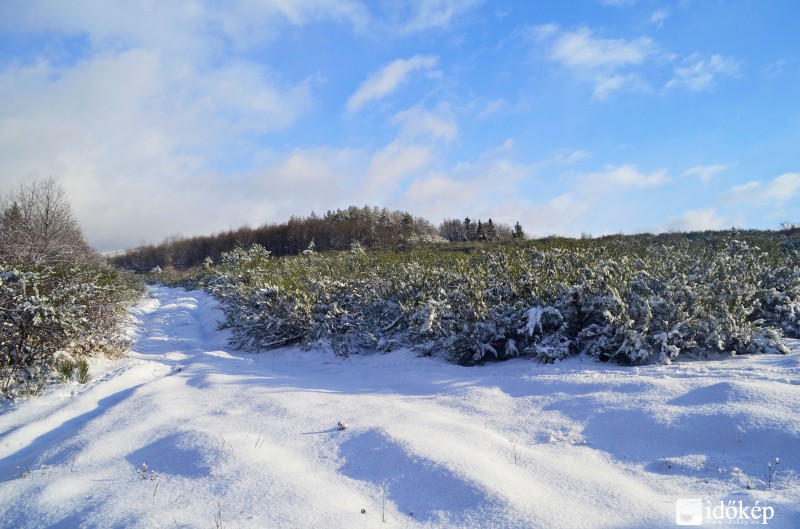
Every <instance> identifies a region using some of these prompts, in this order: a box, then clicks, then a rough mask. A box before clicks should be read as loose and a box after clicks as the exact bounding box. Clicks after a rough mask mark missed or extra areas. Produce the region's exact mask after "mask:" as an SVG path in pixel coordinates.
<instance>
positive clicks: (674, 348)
mask: <svg viewBox="0 0 800 529" xmlns="http://www.w3.org/2000/svg"><path fill="white" fill-rule="evenodd" d="M740 235H741V234H740V233H724V234H699V235H694V234H693V235H692V236H688V235H687V236H673V235H670V236H664V237H654V236H637V237H610V238H600V239H548V240H544V241H539V242H535V243H527V244H526V245H513V246H508V247H494V249H493V250H492V251H481V252H460V251H446V250H447V247H446V246H440V247H436V246H431V247H416V248H412V249H411V250H407V251H405V252H384V253H363V252H359V251H352V252H341V253H338V254H331V253H309V254H308V255H305V256H296V257H284V258H279V259H275V258H272V257H271V256H270V255H269V252H267V251H266V250H264V249H263V248H260V247H257V246H254V247H253V248H251V249H249V250H236V251H234V252H231V253H229V254H225V255H223V256H222V259H221V262H220V263H219V264H218V265H214V266H210V267H207V268H205V269H204V270H203V271H201V272H200V274H199V276H198V277H200V278H201V279H199V281H200V282H202V283H203V284H205V285H206V287H207V288H208V289H209V290H210V291H211V292H212V293H213V294H214V295H215V296H217V297H218V298H219V299H221V300H222V301H223V306H224V310H225V315H226V320H225V322H224V325H225V326H226V327H230V328H231V329H232V330H233V340H232V343H233V344H234V345H235V346H238V347H242V348H246V349H254V350H256V349H264V348H271V347H279V346H282V345H286V344H288V343H303V344H308V345H320V344H322V345H324V346H327V347H331V348H332V349H333V350H334V351H335V352H337V353H338V354H342V355H348V354H355V353H364V352H374V351H387V350H391V349H394V348H396V347H409V348H412V349H415V350H416V351H418V352H420V353H421V354H425V355H431V354H436V355H442V356H445V357H447V358H448V359H450V360H451V361H454V362H458V363H462V364H475V363H480V362H485V361H487V360H502V359H505V358H511V357H515V356H529V357H532V358H536V359H538V360H541V361H543V362H553V361H556V360H559V359H562V358H565V357H567V356H570V355H575V354H586V355H588V356H591V357H593V358H596V359H597V360H599V361H613V362H618V363H621V364H646V363H669V362H671V361H672V360H674V359H675V358H676V357H678V356H679V355H681V354H685V353H693V354H703V353H707V352H714V351H735V352H738V353H758V352H784V351H785V350H786V349H785V346H784V345H783V343H782V335H783V334H790V335H797V333H798V315H800V311H799V310H798V301H800V273H798V271H797V270H798V253H797V251H796V250H795V249H794V248H795V247H794V246H792V245H790V244H784V242H780V243H776V242H775V241H770V240H766V241H762V240H754V241H750V242H747V241H744V240H739V238H737V237H739V236H740ZM765 242H766V244H765ZM757 243H758V244H757ZM759 245H763V246H764V247H766V248H767V250H762V249H760V246H759Z"/></svg>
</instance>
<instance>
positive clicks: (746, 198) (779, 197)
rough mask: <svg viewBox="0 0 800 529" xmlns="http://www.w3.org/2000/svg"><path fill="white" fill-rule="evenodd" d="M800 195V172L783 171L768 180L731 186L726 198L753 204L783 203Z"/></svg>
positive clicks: (769, 204)
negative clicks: (783, 172)
mask: <svg viewBox="0 0 800 529" xmlns="http://www.w3.org/2000/svg"><path fill="white" fill-rule="evenodd" d="M798 195H800V173H785V174H782V175H780V176H778V177H776V178H774V179H772V180H770V181H768V182H758V181H752V182H747V183H744V184H740V185H736V186H733V187H732V188H731V190H730V191H729V192H728V194H727V198H728V199H729V200H731V201H733V202H736V203H747V204H750V205H755V206H771V205H784V204H785V203H787V202H790V201H792V200H794V199H795V198H796V197H797V196H798Z"/></svg>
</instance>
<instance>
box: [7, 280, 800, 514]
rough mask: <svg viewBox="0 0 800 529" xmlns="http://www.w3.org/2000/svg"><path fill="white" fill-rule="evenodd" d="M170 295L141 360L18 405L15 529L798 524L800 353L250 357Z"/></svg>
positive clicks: (296, 353) (142, 326)
mask: <svg viewBox="0 0 800 529" xmlns="http://www.w3.org/2000/svg"><path fill="white" fill-rule="evenodd" d="M151 296H152V298H151V299H149V300H147V301H146V302H143V303H142V304H141V305H140V306H139V307H138V308H137V309H136V310H135V311H134V315H135V317H136V318H137V322H138V323H137V327H136V329H134V330H132V332H133V333H134V336H133V337H134V339H135V342H134V345H133V347H132V351H131V352H130V354H129V357H128V358H127V359H125V360H124V361H121V362H116V363H105V364H98V365H95V366H94V368H93V375H94V380H93V381H92V382H91V383H89V384H88V385H85V386H78V385H67V386H64V385H61V386H54V387H53V388H52V389H51V390H50V391H49V392H48V393H47V394H46V395H45V396H43V397H40V398H37V399H32V400H28V401H23V402H20V403H17V404H15V405H13V406H12V405H9V404H6V405H5V407H3V408H0V412H2V414H0V526H2V527H4V528H5V527H8V528H11V527H14V528H43V527H53V528H55V527H58V528H65V529H66V528H75V527H97V528H129V527H142V528H145V527H147V528H150V527H152V528H159V527H163V528H168V527H173V528H174V527H198V528H214V527H226V528H239V527H241V528H312V527H320V528H326V529H327V528H348V529H349V528H370V527H374V528H386V527H389V528H392V527H396V528H406V527H407V528H421V527H436V528H450V527H459V528H476V529H477V528H487V529H488V528H519V529H523V528H525V529H527V528H578V527H582V528H602V527H609V528H610V527H614V528H631V529H632V528H640V527H641V528H644V527H663V528H666V527H675V526H676V518H675V516H676V500H677V499H682V498H702V499H703V501H704V502H708V503H706V504H705V505H707V506H709V507H714V506H715V505H718V504H719V502H720V501H723V502H725V504H726V505H727V502H729V501H735V502H739V501H741V502H742V504H743V505H744V506H752V505H755V502H756V501H758V502H759V505H761V506H765V505H768V506H769V507H771V508H773V509H774V517H773V518H772V519H771V520H769V526H770V527H779V528H787V529H788V528H796V527H800V487H799V485H800V476H798V469H800V353H794V354H791V355H788V356H777V355H776V356H761V357H741V358H735V359H731V360H728V361H725V362H720V361H716V362H715V361H702V362H699V361H698V362H685V363H680V364H678V365H674V366H657V367H645V368H620V367H615V366H603V365H599V364H596V363H591V362H586V363H583V362H582V361H580V360H570V361H567V362H563V363H560V364H557V365H556V366H541V365H538V364H534V363H532V362H530V361H527V360H516V361H511V362H505V363H502V364H497V365H490V366H484V367H478V368H462V367H458V366H453V365H448V364H445V363H442V362H440V361H437V360H433V359H422V358H415V357H413V355H411V354H409V353H407V352H396V353H392V354H388V355H375V356H371V357H354V358H350V359H341V358H336V357H333V356H331V355H329V354H327V353H323V352H318V351H300V350H296V349H289V350H283V351H279V352H273V353H264V354H259V355H250V354H246V353H241V352H237V351H231V350H229V349H228V348H227V346H226V345H225V335H224V333H220V332H218V331H217V330H216V323H215V322H216V319H217V318H218V317H219V311H218V309H217V305H216V302H215V301H214V300H213V299H211V298H209V297H208V296H207V295H206V294H204V293H201V292H188V293H187V292H185V291H182V290H178V289H168V288H165V287H154V288H153V289H152V290H151ZM339 420H343V421H346V422H347V424H348V425H349V428H348V429H347V430H344V431H339V430H338V429H337V428H336V424H337V421H339ZM775 457H780V458H781V464H780V467H779V468H780V471H781V473H780V474H779V475H778V476H777V478H776V479H775V487H774V490H765V489H766V488H767V487H766V483H765V472H764V471H765V469H766V468H767V463H768V462H771V461H774V458H775ZM144 462H146V463H147V465H148V467H149V469H151V470H152V471H154V472H155V478H154V479H153V480H150V479H142V478H141V477H139V476H138V475H137V472H136V471H137V469H139V468H141V465H142V463H144ZM148 478H149V476H148ZM748 483H749V485H750V486H751V487H752V488H751V490H748V488H747V485H748ZM384 498H385V499H384ZM737 505H738V503H737ZM362 509H363V510H364V511H365V512H364V513H362ZM382 518H385V520H386V522H385V523H384V522H383V521H382Z"/></svg>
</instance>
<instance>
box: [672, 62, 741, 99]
mask: <svg viewBox="0 0 800 529" xmlns="http://www.w3.org/2000/svg"><path fill="white" fill-rule="evenodd" d="M739 69H740V67H739V63H738V62H737V61H736V60H734V59H731V58H728V57H723V56H722V55H710V56H708V57H703V56H701V55H699V54H696V53H695V54H692V55H691V56H689V57H687V58H686V59H685V60H684V61H683V64H682V65H681V66H678V67H676V68H675V70H674V76H673V77H672V79H670V80H669V81H668V82H667V84H666V88H667V89H668V90H669V89H677V88H682V89H684V90H686V91H688V92H703V91H706V90H710V89H711V88H712V87H713V86H714V83H715V81H716V80H717V79H718V78H719V77H736V76H738V75H739Z"/></svg>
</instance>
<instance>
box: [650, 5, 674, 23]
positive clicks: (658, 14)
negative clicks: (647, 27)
mask: <svg viewBox="0 0 800 529" xmlns="http://www.w3.org/2000/svg"><path fill="white" fill-rule="evenodd" d="M670 15H671V13H670V12H669V10H668V9H657V10H655V11H654V12H653V14H652V15H650V23H651V24H655V25H656V26H658V27H661V26H663V25H664V21H665V20H667V19H668V18H669V17H670Z"/></svg>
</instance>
